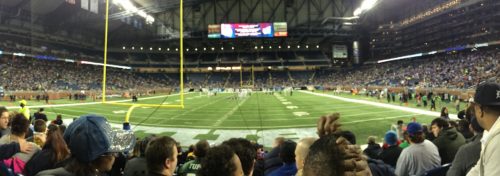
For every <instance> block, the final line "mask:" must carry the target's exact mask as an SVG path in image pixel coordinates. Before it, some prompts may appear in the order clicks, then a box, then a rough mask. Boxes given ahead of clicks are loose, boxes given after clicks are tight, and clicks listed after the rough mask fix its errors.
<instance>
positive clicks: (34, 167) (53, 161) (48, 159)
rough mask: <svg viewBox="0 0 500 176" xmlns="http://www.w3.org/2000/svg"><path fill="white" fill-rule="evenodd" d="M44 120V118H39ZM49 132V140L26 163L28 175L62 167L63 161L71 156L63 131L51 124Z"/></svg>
mask: <svg viewBox="0 0 500 176" xmlns="http://www.w3.org/2000/svg"><path fill="white" fill-rule="evenodd" d="M37 121H43V120H37ZM48 129H49V130H48V132H47V141H46V143H45V145H44V146H43V148H42V151H40V152H38V153H37V154H35V155H34V156H33V158H32V159H31V160H30V161H28V163H26V167H25V172H26V175H36V174H37V173H38V172H40V171H43V170H48V169H55V168H58V167H62V166H63V165H64V164H65V163H64V162H63V161H64V160H66V159H67V158H69V157H70V151H69V148H68V146H67V145H66V142H65V141H64V139H63V136H62V133H61V132H60V131H59V128H58V127H57V126H55V125H50V126H49V128H48Z"/></svg>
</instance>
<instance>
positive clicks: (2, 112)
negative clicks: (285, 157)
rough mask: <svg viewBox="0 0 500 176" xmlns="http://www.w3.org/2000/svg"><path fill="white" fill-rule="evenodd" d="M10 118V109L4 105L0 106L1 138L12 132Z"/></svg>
mask: <svg viewBox="0 0 500 176" xmlns="http://www.w3.org/2000/svg"><path fill="white" fill-rule="evenodd" d="M9 120H10V114H9V110H7V108H5V107H4V106H2V107H0V138H1V137H2V136H4V135H7V134H10V128H9Z"/></svg>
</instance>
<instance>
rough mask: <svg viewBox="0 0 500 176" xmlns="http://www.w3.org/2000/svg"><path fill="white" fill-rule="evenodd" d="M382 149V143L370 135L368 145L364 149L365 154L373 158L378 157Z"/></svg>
mask: <svg viewBox="0 0 500 176" xmlns="http://www.w3.org/2000/svg"><path fill="white" fill-rule="evenodd" d="M381 151H382V148H381V147H380V144H378V143H377V141H376V137H375V136H369V137H368V147H366V149H365V150H363V154H365V155H366V156H368V157H369V158H372V159H378V155H379V154H380V152H381Z"/></svg>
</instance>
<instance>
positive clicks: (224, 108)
mask: <svg viewBox="0 0 500 176" xmlns="http://www.w3.org/2000/svg"><path fill="white" fill-rule="evenodd" d="M278 95H279V94H278ZM342 96H345V97H349V98H355V99H365V98H364V97H362V96H351V95H342ZM232 97H233V94H226V93H222V94H218V95H217V96H212V97H207V96H200V94H199V93H191V94H187V95H185V98H186V99H185V104H186V107H185V109H163V108H159V109H157V108H136V110H134V111H133V113H132V117H131V123H132V124H133V125H138V124H140V125H141V126H152V127H175V128H178V127H180V128H192V129H210V130H211V131H210V132H209V133H208V134H199V135H197V137H196V138H197V139H214V138H217V134H212V133H213V132H214V130H217V129H240V130H262V129H264V130H266V129H286V128H305V127H308V128H310V127H315V125H316V120H317V119H318V117H320V116H321V115H325V114H328V113H332V112H339V113H341V116H342V117H341V122H342V123H344V125H343V128H344V129H347V130H351V131H353V132H354V133H355V134H356V135H357V137H358V139H359V140H362V141H363V142H364V140H365V139H366V138H367V137H368V136H369V135H378V136H381V135H383V134H384V133H385V132H386V131H387V130H388V129H389V127H390V125H391V124H394V123H395V122H396V121H397V120H404V121H405V122H408V121H410V119H411V118H412V117H416V118H417V120H418V121H419V122H423V123H429V122H430V121H431V120H432V119H433V117H430V116H427V115H418V114H412V113H409V112H404V111H400V110H394V109H388V108H382V107H376V106H371V105H366V104H357V103H351V102H345V101H340V100H336V99H332V98H328V97H320V96H316V95H311V94H306V93H301V92H296V93H294V94H293V96H284V95H281V97H283V98H284V99H286V101H285V102H287V103H285V104H284V103H283V102H282V101H281V100H280V99H279V98H278V96H275V95H268V94H264V93H253V94H252V95H251V96H249V97H248V98H243V99H238V100H235V99H232ZM178 99H179V96H176V95H174V96H169V97H168V98H164V97H160V98H154V99H148V100H144V99H142V98H139V103H144V104H160V103H164V104H165V103H168V104H178V103H179V102H178V101H176V100H178ZM115 100H116V99H115ZM375 101H376V100H375ZM52 102H54V104H64V103H75V102H76V101H67V100H57V101H52ZM30 104H31V105H33V104H36V103H31V102H30ZM41 104H43V103H41ZM287 106H290V107H288V108H287ZM45 109H46V111H47V113H48V115H49V119H50V120H52V119H54V118H55V114H62V115H63V117H65V118H73V117H78V116H80V115H83V114H89V113H92V114H100V115H103V116H105V117H107V118H108V119H109V121H111V122H115V123H122V122H123V119H124V116H125V112H126V111H127V109H128V107H126V106H117V105H109V104H91V105H78V106H67V107H52V108H50V107H47V108H45ZM31 111H32V113H33V112H35V111H36V108H32V109H31ZM294 112H295V113H299V114H300V113H302V116H297V115H295V114H294ZM299 130H300V129H299ZM166 134H168V135H173V134H175V132H168V133H166ZM137 135H138V136H144V135H146V134H145V133H144V132H141V131H139V132H137ZM281 135H283V136H286V135H287V134H281ZM242 137H247V138H249V139H254V140H255V139H257V138H260V137H261V136H257V135H247V136H242Z"/></svg>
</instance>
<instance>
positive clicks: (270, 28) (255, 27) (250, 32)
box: [208, 22, 288, 38]
mask: <svg viewBox="0 0 500 176" xmlns="http://www.w3.org/2000/svg"><path fill="white" fill-rule="evenodd" d="M286 36H288V32H287V24H286V23H279V22H277V23H223V24H220V25H217V24H211V25H208V38H248V37H254V38H272V37H286Z"/></svg>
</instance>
